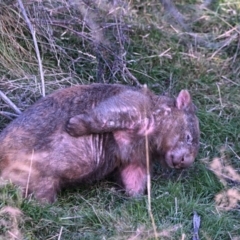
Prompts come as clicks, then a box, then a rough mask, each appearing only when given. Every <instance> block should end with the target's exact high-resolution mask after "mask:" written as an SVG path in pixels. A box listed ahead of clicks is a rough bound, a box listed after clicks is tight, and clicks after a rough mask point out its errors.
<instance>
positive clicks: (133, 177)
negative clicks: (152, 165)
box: [121, 163, 147, 197]
mask: <svg viewBox="0 0 240 240" xmlns="http://www.w3.org/2000/svg"><path fill="white" fill-rule="evenodd" d="M121 178H122V182H123V184H124V187H125V190H126V193H127V194H128V195H129V196H133V197H136V196H140V195H142V194H143V193H144V191H145V188H146V182H147V173H146V168H145V167H143V166H140V165H138V164H136V163H132V164H129V165H127V166H126V167H125V168H124V169H123V170H122V172H121Z"/></svg>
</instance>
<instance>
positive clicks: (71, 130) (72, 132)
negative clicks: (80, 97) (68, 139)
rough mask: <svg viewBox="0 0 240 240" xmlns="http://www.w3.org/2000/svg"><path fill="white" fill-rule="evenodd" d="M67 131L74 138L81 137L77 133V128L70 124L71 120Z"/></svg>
mask: <svg viewBox="0 0 240 240" xmlns="http://www.w3.org/2000/svg"><path fill="white" fill-rule="evenodd" d="M65 129H66V132H67V133H68V134H69V135H71V136H73V137H78V136H79V134H78V133H77V131H76V126H75V125H74V124H73V123H70V120H69V121H68V122H67V124H66V127H65Z"/></svg>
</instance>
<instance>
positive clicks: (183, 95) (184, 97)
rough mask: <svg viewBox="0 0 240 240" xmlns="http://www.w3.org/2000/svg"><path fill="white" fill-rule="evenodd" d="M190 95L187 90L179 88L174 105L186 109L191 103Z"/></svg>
mask: <svg viewBox="0 0 240 240" xmlns="http://www.w3.org/2000/svg"><path fill="white" fill-rule="evenodd" d="M191 102H192V100H191V96H190V93H189V92H188V91H187V90H181V92H180V93H179V94H178V96H177V99H176V106H177V108H178V109H179V110H183V109H186V108H187V107H188V106H189V105H190V104H191Z"/></svg>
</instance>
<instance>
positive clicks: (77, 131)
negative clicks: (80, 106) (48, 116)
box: [66, 115, 88, 137]
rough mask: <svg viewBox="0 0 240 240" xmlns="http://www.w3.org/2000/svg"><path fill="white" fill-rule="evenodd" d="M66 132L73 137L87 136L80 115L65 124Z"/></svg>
mask: <svg viewBox="0 0 240 240" xmlns="http://www.w3.org/2000/svg"><path fill="white" fill-rule="evenodd" d="M66 131H67V133H68V134H69V135H71V136H73V137H79V136H83V135H86V134H88V130H87V127H86V124H85V122H84V121H83V119H81V115H79V116H75V117H72V118H70V119H69V121H68V122H67V124H66Z"/></svg>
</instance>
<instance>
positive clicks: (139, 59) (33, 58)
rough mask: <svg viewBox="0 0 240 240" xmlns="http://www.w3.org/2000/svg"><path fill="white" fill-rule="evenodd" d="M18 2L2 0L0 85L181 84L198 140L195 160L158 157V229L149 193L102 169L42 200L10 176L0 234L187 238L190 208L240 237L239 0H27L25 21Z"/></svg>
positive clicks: (22, 98)
mask: <svg viewBox="0 0 240 240" xmlns="http://www.w3.org/2000/svg"><path fill="white" fill-rule="evenodd" d="M19 2H20V1H19V0H18V1H17V0H8V1H0V29H1V31H0V89H1V91H2V92H3V93H4V94H5V95H6V96H7V97H8V98H9V99H11V101H12V102H13V103H14V104H15V105H16V106H17V108H18V109H20V110H21V111H23V110H24V109H26V108H27V107H28V106H29V105H31V104H33V103H34V102H35V101H36V100H37V99H39V98H40V97H41V96H42V95H43V92H44V91H45V92H46V94H48V93H51V92H52V91H53V90H55V89H59V88H64V87H68V86H72V85H75V84H88V83H93V82H107V83H123V84H133V85H140V84H145V83H146V84H147V85H148V86H149V87H150V88H152V89H153V90H154V91H156V92H158V93H164V92H168V93H169V94H176V93H177V92H178V91H179V90H180V89H182V88H188V89H189V90H190V92H191V94H192V96H193V100H194V102H195V103H196V106H197V108H198V116H199V119H200V127H201V149H200V153H199V156H198V159H197V162H196V163H195V164H194V166H193V167H192V168H190V169H187V170H184V171H182V172H178V171H176V170H175V171H174V170H172V171H170V172H168V174H166V172H165V170H163V169H161V168H159V167H158V166H156V168H155V169H154V173H155V174H154V177H153V180H152V189H151V205H152V215H153V218H154V222H155V227H156V231H154V226H153V221H151V218H150V216H149V212H148V199H147V196H143V197H142V198H139V199H132V198H127V197H126V196H124V195H123V194H121V193H119V192H118V191H116V190H115V189H114V186H113V184H112V183H110V182H107V181H103V182H101V183H97V184H96V185H94V186H91V187H87V188H85V187H82V188H80V189H77V190H66V191H65V192H62V193H61V195H60V196H59V197H58V201H57V202H56V203H54V204H53V205H44V206H42V205H39V204H38V203H37V202H35V200H34V199H23V198H22V197H21V196H20V195H19V193H18V189H16V188H15V187H13V186H12V185H11V184H8V185H5V186H4V187H1V189H0V200H1V201H0V218H1V220H0V238H3V239H80V238H81V239H154V238H159V239H180V238H181V239H190V238H192V236H193V212H194V211H195V212H196V213H197V214H198V215H199V216H200V217H201V224H200V229H199V233H198V234H199V236H200V238H201V239H239V238H240V232H239V229H240V223H239V217H240V212H239V200H240V197H239V196H240V180H239V179H240V177H239V174H240V161H239V159H240V146H239V143H240V133H239V129H240V120H239V119H240V108H239V103H240V94H239V87H240V80H239V79H240V66H239V61H240V51H239V44H240V42H239V33H240V28H239V19H240V3H238V1H233V0H222V1H200V0H195V1H187V0H185V1H178V2H177V1H175V5H174V4H173V2H171V1H166V0H160V1H158V0H152V1H139V0H134V1H130V2H129V1H125V0H117V1H105V0H92V1H85V0H83V1H74V0H73V1H64V0H61V1H58V0H57V1H34V0H32V1H23V6H24V10H25V11H26V15H27V17H28V19H29V20H30V23H31V26H32V27H33V29H32V30H34V31H31V30H30V28H29V25H28V23H27V21H26V18H25V17H24V14H23V9H22V8H21V7H20V5H19ZM33 33H34V34H35V36H36V41H34V39H33ZM36 43H37V46H38V49H39V54H40V60H39V59H38V58H37V55H36V46H35V44H36ZM39 64H41V65H42V70H41V69H40V68H39ZM41 76H43V78H44V81H42V79H41V78H42V77H41ZM43 89H44V90H43ZM9 106H11V105H9V104H8V103H5V102H4V101H2V100H1V102H0V107H1V109H0V110H1V111H0V113H1V116H0V123H1V128H4V126H5V125H6V124H7V123H8V121H9V120H7V119H9V118H10V119H12V118H13V117H14V115H13V114H16V111H14V110H12V108H11V107H9ZM6 117H7V118H6Z"/></svg>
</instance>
